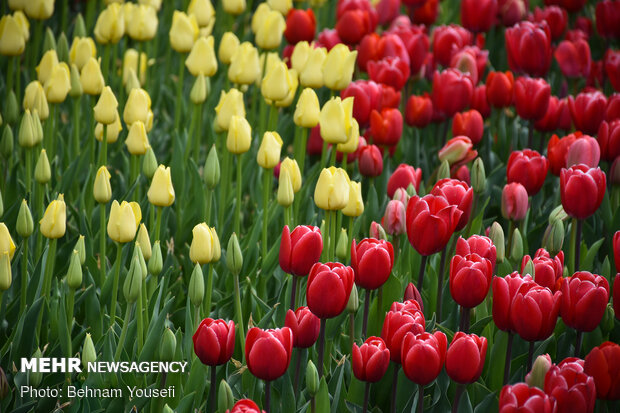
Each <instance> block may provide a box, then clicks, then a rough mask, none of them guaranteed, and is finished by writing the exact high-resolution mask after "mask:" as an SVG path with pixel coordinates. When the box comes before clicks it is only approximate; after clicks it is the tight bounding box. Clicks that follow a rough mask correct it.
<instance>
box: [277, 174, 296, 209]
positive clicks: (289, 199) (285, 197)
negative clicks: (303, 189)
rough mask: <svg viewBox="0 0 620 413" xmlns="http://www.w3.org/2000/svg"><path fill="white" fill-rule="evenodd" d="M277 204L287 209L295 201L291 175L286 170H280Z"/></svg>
mask: <svg viewBox="0 0 620 413" xmlns="http://www.w3.org/2000/svg"><path fill="white" fill-rule="evenodd" d="M277 200H278V204H280V205H282V206H283V207H285V208H286V207H289V206H291V204H292V203H293V201H294V200H295V192H293V183H292V182H291V174H290V173H289V171H288V169H281V170H280V177H279V179H278V195H277Z"/></svg>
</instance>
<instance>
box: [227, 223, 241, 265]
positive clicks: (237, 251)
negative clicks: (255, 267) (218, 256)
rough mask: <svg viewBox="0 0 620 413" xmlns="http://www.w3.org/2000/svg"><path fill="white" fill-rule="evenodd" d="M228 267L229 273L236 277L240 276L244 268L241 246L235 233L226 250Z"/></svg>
mask: <svg viewBox="0 0 620 413" xmlns="http://www.w3.org/2000/svg"><path fill="white" fill-rule="evenodd" d="M226 266H227V267H228V271H230V272H231V273H233V274H234V275H239V273H240V272H241V269H242V268H243V254H242V253H241V247H240V246H239V240H238V239H237V234H235V233H233V234H232V235H231V236H230V239H229V240H228V248H227V249H226Z"/></svg>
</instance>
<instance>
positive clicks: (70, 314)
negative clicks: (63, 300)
mask: <svg viewBox="0 0 620 413" xmlns="http://www.w3.org/2000/svg"><path fill="white" fill-rule="evenodd" d="M74 303H75V290H74V289H73V288H69V294H68V295H67V320H66V321H67V331H68V332H69V336H71V325H72V324H73V307H74V305H75V304H74ZM67 357H71V350H69V354H67Z"/></svg>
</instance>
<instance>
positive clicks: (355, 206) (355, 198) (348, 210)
mask: <svg viewBox="0 0 620 413" xmlns="http://www.w3.org/2000/svg"><path fill="white" fill-rule="evenodd" d="M363 212H364V200H363V199H362V184H361V183H360V182H354V181H350V182H349V202H348V203H347V206H346V207H344V208H343V209H342V213H343V214H344V215H346V216H348V217H359V216H360V215H362V213H363Z"/></svg>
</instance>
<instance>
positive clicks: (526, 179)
mask: <svg viewBox="0 0 620 413" xmlns="http://www.w3.org/2000/svg"><path fill="white" fill-rule="evenodd" d="M548 166H549V162H548V161H547V158H545V157H544V156H542V155H541V154H539V153H538V152H536V151H533V150H531V149H524V150H522V151H513V152H512V153H511V154H510V158H508V166H507V167H506V178H507V179H508V183H512V182H518V183H520V184H521V185H523V187H524V188H525V190H526V191H527V193H528V195H530V196H533V195H536V194H537V193H538V191H540V188H542V186H543V184H544V183H545V178H546V177H547V169H548Z"/></svg>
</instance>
